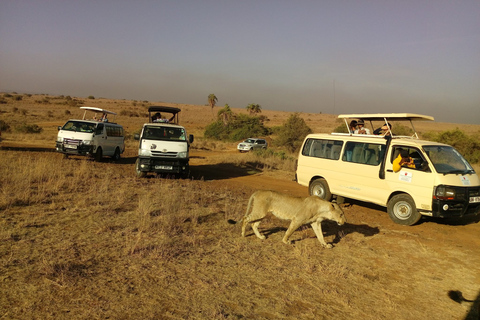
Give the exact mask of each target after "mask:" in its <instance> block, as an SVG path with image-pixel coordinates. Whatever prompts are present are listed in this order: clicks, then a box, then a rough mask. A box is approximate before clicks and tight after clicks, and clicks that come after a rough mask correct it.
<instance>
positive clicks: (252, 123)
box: [204, 114, 270, 141]
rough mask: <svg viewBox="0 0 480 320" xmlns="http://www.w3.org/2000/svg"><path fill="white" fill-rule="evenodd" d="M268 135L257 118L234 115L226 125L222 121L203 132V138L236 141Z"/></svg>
mask: <svg viewBox="0 0 480 320" xmlns="http://www.w3.org/2000/svg"><path fill="white" fill-rule="evenodd" d="M269 134H270V130H268V128H266V127H265V126H264V125H263V123H262V121H261V119H260V118H259V117H251V116H248V115H245V114H238V115H234V116H233V117H232V118H231V119H230V120H229V121H228V122H227V123H226V124H225V123H224V122H223V121H222V120H217V121H215V122H212V123H210V124H209V125H208V126H207V127H206V128H205V132H204V136H205V138H211V139H215V140H227V141H238V140H242V139H246V138H250V137H260V136H266V135H269Z"/></svg>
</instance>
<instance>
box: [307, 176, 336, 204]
mask: <svg viewBox="0 0 480 320" xmlns="http://www.w3.org/2000/svg"><path fill="white" fill-rule="evenodd" d="M308 192H309V193H310V195H311V196H317V197H319V198H321V199H324V200H327V201H330V200H332V194H331V193H330V188H329V187H328V183H327V181H326V180H325V179H316V180H313V181H312V182H311V183H310V187H309V188H308Z"/></svg>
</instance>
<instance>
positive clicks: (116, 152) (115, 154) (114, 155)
mask: <svg viewBox="0 0 480 320" xmlns="http://www.w3.org/2000/svg"><path fill="white" fill-rule="evenodd" d="M112 159H113V161H118V160H120V149H119V148H118V147H117V148H116V149H115V153H114V154H113V156H112Z"/></svg>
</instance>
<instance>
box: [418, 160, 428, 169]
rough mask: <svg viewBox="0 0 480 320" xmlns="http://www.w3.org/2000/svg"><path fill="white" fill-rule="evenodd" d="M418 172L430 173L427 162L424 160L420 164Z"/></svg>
mask: <svg viewBox="0 0 480 320" xmlns="http://www.w3.org/2000/svg"><path fill="white" fill-rule="evenodd" d="M420 170H422V171H425V172H429V171H430V169H429V168H428V161H427V160H424V161H423V162H422V164H421V165H420Z"/></svg>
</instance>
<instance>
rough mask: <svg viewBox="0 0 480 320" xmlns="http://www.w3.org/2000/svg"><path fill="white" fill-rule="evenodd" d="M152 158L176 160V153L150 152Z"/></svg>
mask: <svg viewBox="0 0 480 320" xmlns="http://www.w3.org/2000/svg"><path fill="white" fill-rule="evenodd" d="M152 156H154V157H159V158H176V157H177V152H161V151H154V150H152Z"/></svg>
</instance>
